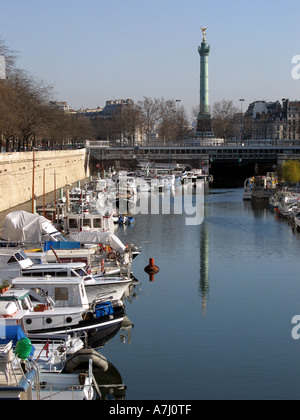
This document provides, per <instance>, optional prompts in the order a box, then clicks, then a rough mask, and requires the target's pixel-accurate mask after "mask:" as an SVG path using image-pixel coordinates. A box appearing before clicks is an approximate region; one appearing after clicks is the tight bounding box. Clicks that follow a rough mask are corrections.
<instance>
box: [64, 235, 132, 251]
mask: <svg viewBox="0 0 300 420" xmlns="http://www.w3.org/2000/svg"><path fill="white" fill-rule="evenodd" d="M69 238H70V239H71V240H72V241H75V242H80V243H86V244H109V245H110V246H111V248H112V249H113V250H115V251H116V252H120V253H123V252H124V250H125V248H126V247H125V245H124V244H123V243H122V241H121V240H120V239H119V238H118V237H117V236H116V235H114V234H113V233H109V232H78V233H72V234H71V235H69Z"/></svg>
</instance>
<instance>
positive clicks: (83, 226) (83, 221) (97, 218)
mask: <svg viewBox="0 0 300 420" xmlns="http://www.w3.org/2000/svg"><path fill="white" fill-rule="evenodd" d="M63 228H64V230H65V232H70V233H71V232H97V231H102V232H106V231H108V232H112V233H113V232H114V224H113V215H112V214H110V215H107V216H102V215H101V214H99V213H88V212H83V213H82V214H75V213H72V214H71V213H70V214H67V215H66V216H65V217H64V221H63Z"/></svg>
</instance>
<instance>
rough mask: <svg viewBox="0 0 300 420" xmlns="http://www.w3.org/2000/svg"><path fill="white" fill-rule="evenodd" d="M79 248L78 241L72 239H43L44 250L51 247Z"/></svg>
mask: <svg viewBox="0 0 300 420" xmlns="http://www.w3.org/2000/svg"><path fill="white" fill-rule="evenodd" d="M51 246H52V248H53V249H80V242H73V241H67V242H63V241H58V242H54V241H45V245H44V251H49V249H51Z"/></svg>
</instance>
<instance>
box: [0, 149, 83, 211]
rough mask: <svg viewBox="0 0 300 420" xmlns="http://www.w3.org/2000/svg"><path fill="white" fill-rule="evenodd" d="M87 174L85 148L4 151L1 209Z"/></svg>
mask: <svg viewBox="0 0 300 420" xmlns="http://www.w3.org/2000/svg"><path fill="white" fill-rule="evenodd" d="M33 175H34V182H33ZM88 176H89V168H88V165H87V162H86V150H85V149H80V150H61V151H35V152H34V153H33V152H20V153H2V154H0V212H3V211H6V210H8V209H11V208H13V207H15V206H18V205H20V204H22V203H26V202H28V201H30V200H32V195H33V193H34V195H35V196H36V197H41V196H43V195H44V194H48V193H49V192H51V191H54V190H55V189H58V188H62V187H65V186H66V185H71V184H73V183H74V182H76V181H80V180H83V179H85V178H87V177H88Z"/></svg>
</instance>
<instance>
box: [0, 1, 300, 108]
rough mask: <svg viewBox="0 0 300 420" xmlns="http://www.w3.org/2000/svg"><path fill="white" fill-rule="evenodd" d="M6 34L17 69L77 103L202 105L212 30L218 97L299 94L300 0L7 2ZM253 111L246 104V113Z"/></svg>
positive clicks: (0, 12) (1, 12) (213, 88)
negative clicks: (203, 50) (204, 57)
mask: <svg viewBox="0 0 300 420" xmlns="http://www.w3.org/2000/svg"><path fill="white" fill-rule="evenodd" d="M0 6H1V8H0V21H1V25H0V37H1V38H2V39H4V40H5V42H6V45H7V46H8V47H9V48H10V49H13V50H16V51H17V52H18V60H17V66H18V67H19V68H21V69H24V70H27V71H28V72H29V73H30V74H31V75H33V76H34V77H36V78H38V79H41V80H43V81H44V82H45V83H47V84H51V85H52V86H53V88H54V97H53V99H57V100H60V101H67V102H68V104H69V105H70V106H71V107H73V108H74V109H79V108H81V107H84V108H88V107H89V108H92V107H97V106H104V105H105V101H106V100H109V99H119V98H122V99H126V98H131V99H133V100H134V101H138V100H142V99H143V97H144V96H148V97H151V98H161V97H164V98H165V99H175V100H176V99H180V100H181V101H182V102H181V104H182V105H184V107H185V109H186V111H187V113H188V115H189V116H190V115H191V114H192V108H193V107H196V106H197V105H198V104H199V89H200V81H199V76H200V57H199V54H198V45H200V44H201V41H202V32H201V29H200V27H201V26H207V27H208V29H207V34H208V36H207V42H208V43H209V44H210V46H211V53H210V57H209V73H210V103H211V105H213V103H214V102H216V101H219V100H222V99H230V100H233V101H234V103H235V104H236V105H237V106H240V103H239V99H240V98H244V99H245V104H244V108H246V106H247V105H248V104H249V103H250V102H252V101H254V100H277V99H278V100H281V99H282V98H289V99H291V100H295V99H298V100H300V79H299V80H295V79H294V78H293V77H292V69H293V67H294V66H295V65H293V64H292V59H293V57H294V56H296V55H300V1H299V0H285V1H279V0H272V1H271V0H251V1H243V0H228V1H224V0H207V1H203V0H149V1H146V0H84V1H83V0H81V1H78V0H9V1H7V0H5V1H4V0H0ZM244 110H245V109H244Z"/></svg>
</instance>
